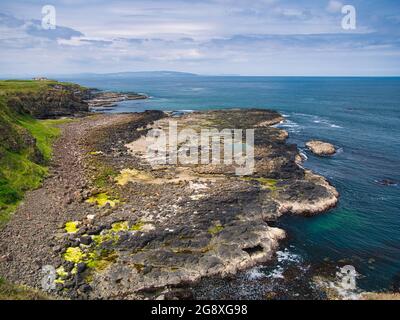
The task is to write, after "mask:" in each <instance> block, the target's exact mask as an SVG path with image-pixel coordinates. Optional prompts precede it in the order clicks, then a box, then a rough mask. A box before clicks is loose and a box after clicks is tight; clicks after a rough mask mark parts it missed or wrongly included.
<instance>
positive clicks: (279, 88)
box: [66, 76, 400, 291]
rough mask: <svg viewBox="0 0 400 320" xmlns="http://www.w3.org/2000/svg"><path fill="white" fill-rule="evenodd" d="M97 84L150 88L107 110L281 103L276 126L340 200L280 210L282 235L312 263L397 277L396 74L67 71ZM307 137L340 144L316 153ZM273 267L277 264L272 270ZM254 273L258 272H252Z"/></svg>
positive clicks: (397, 282)
mask: <svg viewBox="0 0 400 320" xmlns="http://www.w3.org/2000/svg"><path fill="white" fill-rule="evenodd" d="M66 80H72V81H75V82H78V83H80V84H82V85H86V86H90V87H96V88H99V89H104V90H118V91H135V92H141V93H146V94H148V95H150V96H151V98H150V99H149V100H145V101H129V102H123V103H121V104H120V105H119V106H118V107H117V108H116V109H115V110H113V111H111V112H136V111H143V110H149V109H159V110H201V109H216V108H231V107H242V108H250V107H258V108H268V109H275V110H278V111H280V112H281V113H282V114H283V115H285V117H286V121H285V123H283V124H281V125H280V127H282V128H284V129H286V130H287V131H288V132H289V134H290V142H293V143H296V144H297V145H298V147H299V148H300V149H301V150H302V152H304V154H306V156H307V157H308V160H307V161H306V162H305V164H304V166H305V167H307V168H310V169H312V170H313V171H315V172H317V173H319V174H321V175H323V176H325V177H327V178H328V179H329V180H330V181H331V183H332V184H333V185H334V186H335V187H336V188H337V189H338V191H339V192H340V195H341V197H340V202H339V205H338V206H337V208H335V209H333V210H331V211H329V212H327V213H324V214H321V215H319V216H316V217H312V218H304V217H296V216H285V217H283V218H282V219H280V221H279V223H278V225H279V226H281V227H282V228H284V229H285V230H286V231H287V232H288V241H287V243H285V244H284V246H287V248H282V250H289V249H288V248H290V251H291V252H295V254H296V255H299V256H301V259H302V260H304V261H307V262H309V263H310V264H323V263H326V262H328V261H329V262H330V263H331V264H334V265H335V264H336V265H338V266H343V265H344V264H351V265H353V266H354V267H355V268H356V270H357V272H358V273H359V275H360V276H359V277H358V279H357V285H358V286H359V287H360V288H362V289H363V290H378V291H380V290H391V289H393V287H397V288H398V287H400V186H399V185H392V186H383V185H381V184H379V183H378V181H380V180H382V179H391V180H394V181H396V182H400V78H302V77H294V78H285V77H282V78H280V77H205V76H198V77H196V76H187V77H160V78H149V77H142V78H140V77H131V78H129V77H114V78H110V77H98V78H93V77H91V78H87V79H84V78H73V79H66ZM310 139H321V140H325V141H328V142H331V143H333V144H334V145H336V146H337V148H338V149H339V152H338V153H337V154H336V155H335V156H333V157H331V158H319V157H315V156H313V155H312V154H310V153H309V152H308V151H307V150H306V149H305V147H304V144H305V142H306V141H308V140H310ZM275 272H279V269H277V270H275ZM256 276H257V274H256Z"/></svg>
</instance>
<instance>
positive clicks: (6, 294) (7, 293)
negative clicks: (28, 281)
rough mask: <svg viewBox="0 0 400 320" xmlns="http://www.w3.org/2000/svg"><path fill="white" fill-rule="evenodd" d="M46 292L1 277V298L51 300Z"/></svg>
mask: <svg viewBox="0 0 400 320" xmlns="http://www.w3.org/2000/svg"><path fill="white" fill-rule="evenodd" d="M50 299H52V298H51V297H50V296H48V295H47V294H45V293H42V292H39V291H37V290H35V289H31V288H28V287H25V286H20V285H15V284H10V283H8V282H6V281H5V280H4V279H2V278H0V300H50Z"/></svg>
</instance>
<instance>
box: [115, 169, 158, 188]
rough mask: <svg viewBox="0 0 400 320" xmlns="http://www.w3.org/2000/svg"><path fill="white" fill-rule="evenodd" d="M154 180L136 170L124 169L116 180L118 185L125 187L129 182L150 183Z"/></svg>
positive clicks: (145, 173)
mask: <svg viewBox="0 0 400 320" xmlns="http://www.w3.org/2000/svg"><path fill="white" fill-rule="evenodd" d="M152 179H154V178H153V177H152V176H151V175H150V174H148V173H147V172H144V171H139V170H136V169H123V170H121V172H120V174H119V175H118V176H117V177H116V178H115V181H116V182H117V184H119V185H121V186H124V185H126V184H127V183H129V182H136V181H150V180H152Z"/></svg>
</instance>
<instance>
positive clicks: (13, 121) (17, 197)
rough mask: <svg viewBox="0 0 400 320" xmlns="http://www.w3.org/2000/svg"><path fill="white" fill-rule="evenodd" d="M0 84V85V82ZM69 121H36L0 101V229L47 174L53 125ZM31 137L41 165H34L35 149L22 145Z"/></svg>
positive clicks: (57, 132) (55, 131) (55, 134)
mask: <svg viewBox="0 0 400 320" xmlns="http://www.w3.org/2000/svg"><path fill="white" fill-rule="evenodd" d="M0 82H1V81H0ZM68 121H72V120H68V119H60V120H36V119H34V118H32V117H30V116H28V115H22V114H18V113H16V112H13V111H12V110H9V108H8V107H7V104H6V102H5V101H4V99H2V98H0V130H1V132H3V133H4V134H3V137H0V227H2V226H3V225H4V224H5V223H6V222H7V221H8V219H9V217H10V215H11V214H12V212H14V211H15V209H16V207H17V206H18V204H19V203H20V201H21V200H22V198H23V195H24V193H25V192H26V191H28V190H32V189H36V188H38V187H39V186H40V185H41V183H42V180H43V178H44V177H45V176H46V174H47V167H46V165H47V164H48V162H49V160H50V159H51V156H52V144H53V141H54V140H55V139H56V138H57V137H58V136H59V135H60V129H59V128H58V127H57V125H59V124H62V123H65V122H68ZM23 135H25V137H26V136H27V135H31V136H32V137H34V138H35V139H36V148H37V149H38V151H39V152H40V153H41V155H42V157H43V159H42V160H43V161H35V159H34V157H33V156H32V155H33V154H35V146H32V145H27V144H24V138H23ZM36 152H37V150H36Z"/></svg>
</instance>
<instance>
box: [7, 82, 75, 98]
mask: <svg viewBox="0 0 400 320" xmlns="http://www.w3.org/2000/svg"><path fill="white" fill-rule="evenodd" d="M56 84H59V85H62V86H64V87H76V88H81V89H82V88H83V87H81V86H79V85H77V84H74V83H70V82H58V81H54V80H47V81H35V80H0V95H9V94H14V93H30V92H37V91H39V90H43V89H48V88H49V87H50V86H52V85H56Z"/></svg>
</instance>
